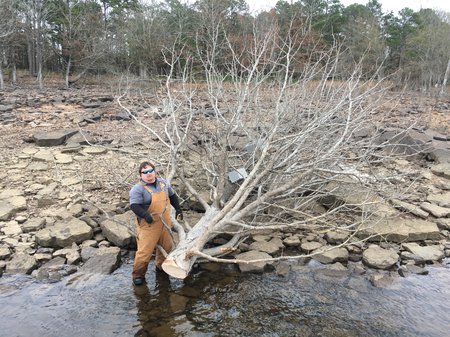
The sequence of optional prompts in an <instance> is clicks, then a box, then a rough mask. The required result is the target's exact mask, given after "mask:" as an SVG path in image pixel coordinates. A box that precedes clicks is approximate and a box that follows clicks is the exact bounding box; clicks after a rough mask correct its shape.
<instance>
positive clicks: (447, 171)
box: [430, 163, 450, 179]
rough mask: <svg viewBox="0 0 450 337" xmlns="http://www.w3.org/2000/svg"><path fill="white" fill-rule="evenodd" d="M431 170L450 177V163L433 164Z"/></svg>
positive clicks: (438, 174) (441, 175) (440, 175)
mask: <svg viewBox="0 0 450 337" xmlns="http://www.w3.org/2000/svg"><path fill="white" fill-rule="evenodd" d="M430 170H431V172H433V173H434V174H435V175H437V176H439V177H444V178H447V179H450V163H442V164H437V165H433V166H432V167H431V168H430Z"/></svg>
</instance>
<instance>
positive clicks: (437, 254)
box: [402, 242, 444, 262]
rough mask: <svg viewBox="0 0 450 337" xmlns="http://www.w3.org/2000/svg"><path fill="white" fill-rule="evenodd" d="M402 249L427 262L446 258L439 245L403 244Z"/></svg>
mask: <svg viewBox="0 0 450 337" xmlns="http://www.w3.org/2000/svg"><path fill="white" fill-rule="evenodd" d="M402 247H403V248H404V249H406V250H407V251H408V252H410V253H412V254H414V255H416V256H418V257H420V259H421V260H422V261H425V262H432V261H440V260H442V259H443V258H444V253H443V251H442V250H441V248H440V247H439V246H437V245H435V246H419V245H418V244H417V243H414V242H410V243H404V244H402Z"/></svg>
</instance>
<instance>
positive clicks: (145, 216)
mask: <svg viewBox="0 0 450 337" xmlns="http://www.w3.org/2000/svg"><path fill="white" fill-rule="evenodd" d="M144 219H145V221H147V223H148V224H149V225H151V224H152V223H153V217H152V216H151V215H150V213H145V215H144Z"/></svg>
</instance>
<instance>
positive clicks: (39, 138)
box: [33, 130, 77, 146]
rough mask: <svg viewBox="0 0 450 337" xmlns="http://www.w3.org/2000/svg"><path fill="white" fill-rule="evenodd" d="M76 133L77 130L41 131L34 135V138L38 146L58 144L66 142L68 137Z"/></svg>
mask: <svg viewBox="0 0 450 337" xmlns="http://www.w3.org/2000/svg"><path fill="white" fill-rule="evenodd" d="M75 133H77V131H76V130H57V131H49V132H39V133H36V134H34V135H33V140H34V142H35V143H36V145H37V146H58V145H61V144H64V142H65V141H66V139H67V138H69V137H70V136H71V135H73V134H75Z"/></svg>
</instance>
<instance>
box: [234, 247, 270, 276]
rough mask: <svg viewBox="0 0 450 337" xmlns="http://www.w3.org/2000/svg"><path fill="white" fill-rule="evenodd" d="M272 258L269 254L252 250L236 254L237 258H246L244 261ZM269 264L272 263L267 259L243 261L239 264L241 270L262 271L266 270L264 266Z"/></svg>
mask: <svg viewBox="0 0 450 337" xmlns="http://www.w3.org/2000/svg"><path fill="white" fill-rule="evenodd" d="M270 258H272V257H271V256H270V255H269V254H267V253H264V252H260V251H256V250H251V251H248V252H245V253H242V254H238V255H236V259H237V260H244V261H251V260H265V259H270ZM267 264H271V263H269V262H267V261H260V262H249V263H245V262H241V263H239V264H238V266H239V269H240V270H241V272H243V273H245V272H260V273H262V272H263V271H264V268H265V266H266V265H267Z"/></svg>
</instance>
